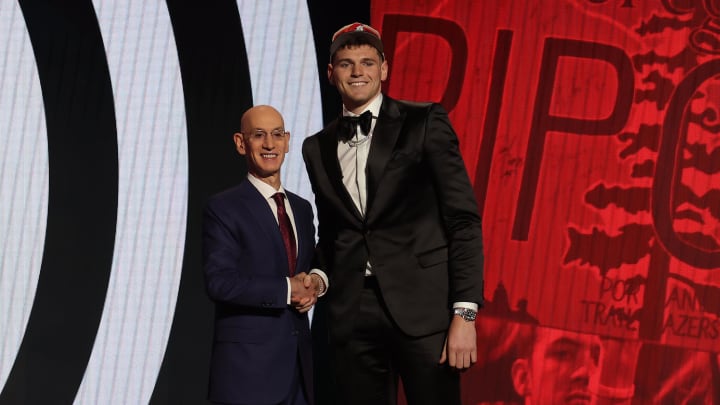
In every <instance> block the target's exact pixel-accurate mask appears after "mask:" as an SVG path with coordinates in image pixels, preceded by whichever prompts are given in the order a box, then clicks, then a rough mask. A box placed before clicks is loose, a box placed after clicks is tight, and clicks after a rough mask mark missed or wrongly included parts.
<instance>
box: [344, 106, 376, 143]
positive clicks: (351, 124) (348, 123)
mask: <svg viewBox="0 0 720 405" xmlns="http://www.w3.org/2000/svg"><path fill="white" fill-rule="evenodd" d="M372 119H373V116H372V113H371V112H370V110H368V111H365V112H364V113H362V114H360V115H358V116H356V117H351V116H345V117H340V121H339V124H340V127H339V128H338V137H339V138H340V139H341V140H343V141H348V140H350V139H352V137H354V136H355V132H356V130H357V126H358V124H360V135H367V134H369V133H370V126H371V125H372Z"/></svg>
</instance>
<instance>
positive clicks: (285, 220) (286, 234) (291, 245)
mask: <svg viewBox="0 0 720 405" xmlns="http://www.w3.org/2000/svg"><path fill="white" fill-rule="evenodd" d="M272 197H273V200H275V203H276V204H277V214H278V224H279V225H280V234H281V235H282V239H283V243H284V244H285V251H286V252H287V256H288V268H289V269H290V271H289V274H290V277H292V276H294V275H295V260H296V257H297V249H296V247H295V234H294V233H293V228H292V223H291V222H290V217H289V216H288V214H287V211H285V194H283V193H275V194H273V196H272Z"/></svg>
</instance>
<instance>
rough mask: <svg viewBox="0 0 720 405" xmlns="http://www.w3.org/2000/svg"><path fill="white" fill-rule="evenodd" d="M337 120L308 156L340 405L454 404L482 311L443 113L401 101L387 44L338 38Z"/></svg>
mask: <svg viewBox="0 0 720 405" xmlns="http://www.w3.org/2000/svg"><path fill="white" fill-rule="evenodd" d="M330 54H331V59H330V64H329V65H328V78H329V79H330V81H331V83H332V84H333V85H334V86H335V87H336V88H337V90H338V92H339V93H340V96H341V98H342V101H343V116H342V117H339V118H338V119H336V120H334V121H332V122H331V123H330V124H328V125H327V126H326V127H325V128H324V129H323V130H322V131H320V132H319V133H317V134H315V135H313V136H311V137H309V138H307V139H306V140H305V142H304V144H303V157H304V159H305V165H306V167H307V171H308V174H309V177H310V182H311V184H312V188H313V191H314V193H315V201H316V206H317V212H318V220H319V240H318V252H317V254H316V260H317V263H316V266H313V267H318V268H320V269H322V270H323V271H325V272H326V273H327V275H328V277H329V278H330V284H331V285H332V286H333V287H332V289H331V290H330V291H329V292H328V296H327V301H326V304H327V325H328V330H329V353H330V357H331V358H332V360H333V361H332V363H333V364H332V366H333V370H334V372H333V375H334V377H335V379H336V385H335V383H331V382H328V381H324V382H323V381H319V385H318V386H319V387H322V386H323V385H325V386H327V385H331V386H332V388H334V389H336V390H337V394H338V396H339V398H337V399H336V400H335V402H334V403H337V404H363V405H371V404H372V405H377V404H394V403H396V400H397V399H396V398H397V386H398V378H401V379H402V383H403V387H404V390H405V395H406V398H407V400H408V403H409V405H417V404H432V405H437V404H457V405H459V404H460V375H459V373H458V371H462V370H464V369H467V368H468V367H470V366H471V365H472V364H473V363H474V362H475V361H476V356H477V350H476V344H477V342H476V331H475V323H474V319H475V314H476V312H477V310H478V307H479V306H481V305H482V303H483V253H482V233H481V227H480V217H479V215H478V207H477V203H476V201H475V197H474V193H473V189H472V186H471V184H470V181H469V178H468V175H467V172H466V169H465V165H464V163H463V160H462V157H461V155H460V152H459V149H458V139H457V136H456V134H455V132H454V130H453V128H452V126H451V124H450V121H449V119H448V115H447V113H446V112H445V110H444V109H443V108H442V107H441V106H440V105H439V104H435V103H413V102H406V101H399V100H394V99H392V98H390V97H388V96H387V95H384V94H382V93H381V84H382V82H383V81H384V80H385V79H386V78H387V74H388V62H387V61H386V60H385V58H384V54H383V44H382V41H381V39H380V34H379V33H378V32H377V30H375V29H373V28H372V27H370V26H368V25H365V24H361V23H354V24H350V25H347V26H345V27H343V28H341V29H340V30H338V31H337V33H335V35H334V36H333V41H332V44H331V46H330Z"/></svg>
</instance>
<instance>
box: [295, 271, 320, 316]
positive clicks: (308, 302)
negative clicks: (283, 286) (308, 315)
mask: <svg viewBox="0 0 720 405" xmlns="http://www.w3.org/2000/svg"><path fill="white" fill-rule="evenodd" d="M306 280H307V281H306ZM306 284H314V283H312V280H311V277H310V276H308V274H307V273H305V272H302V273H298V274H296V275H295V276H294V277H291V278H290V303H291V304H292V306H293V307H294V308H295V309H297V310H298V311H299V312H300V313H304V312H307V311H309V310H310V308H312V306H313V305H315V302H317V295H318V293H317V290H315V289H314V288H311V287H310V286H306Z"/></svg>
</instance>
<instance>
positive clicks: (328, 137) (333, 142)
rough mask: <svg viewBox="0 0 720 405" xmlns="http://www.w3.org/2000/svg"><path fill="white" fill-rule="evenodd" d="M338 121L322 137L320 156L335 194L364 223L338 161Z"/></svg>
mask: <svg viewBox="0 0 720 405" xmlns="http://www.w3.org/2000/svg"><path fill="white" fill-rule="evenodd" d="M336 134H337V120H335V121H333V122H332V123H331V124H330V125H329V126H328V128H327V130H326V131H323V133H322V134H321V135H320V137H319V139H320V154H321V158H322V162H323V166H325V172H326V173H327V175H328V179H329V180H330V183H331V184H332V186H333V188H334V189H335V193H336V194H337V195H338V197H340V199H341V200H342V202H343V204H344V205H345V207H346V208H347V209H348V211H350V212H351V214H352V215H353V216H354V217H355V218H356V219H357V220H358V221H362V215H361V214H360V211H358V209H357V207H356V206H355V203H354V202H353V200H352V197H350V193H348V191H347V189H346V188H345V185H344V184H343V182H342V170H341V169H340V162H339V161H338V152H337V147H338V141H337V135H336Z"/></svg>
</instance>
